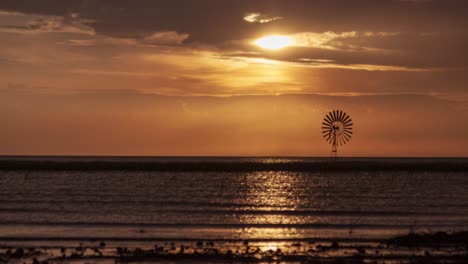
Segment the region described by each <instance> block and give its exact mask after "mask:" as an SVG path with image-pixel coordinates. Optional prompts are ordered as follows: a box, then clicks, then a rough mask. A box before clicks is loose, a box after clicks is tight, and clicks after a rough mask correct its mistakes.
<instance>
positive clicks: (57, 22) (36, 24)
mask: <svg viewBox="0 0 468 264" xmlns="http://www.w3.org/2000/svg"><path fill="white" fill-rule="evenodd" d="M90 23H92V21H91V20H89V19H81V18H80V17H79V16H77V15H76V14H72V15H70V16H69V17H62V16H39V17H34V18H33V19H32V20H30V21H28V22H26V23H25V24H20V25H5V26H0V32H6V33H17V34H38V33H73V34H83V35H95V31H94V29H93V28H92V27H91V26H90V25H89V24H90Z"/></svg>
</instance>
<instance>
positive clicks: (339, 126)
mask: <svg viewBox="0 0 468 264" xmlns="http://www.w3.org/2000/svg"><path fill="white" fill-rule="evenodd" d="M322 125H323V127H322V134H323V137H324V138H325V140H326V141H327V142H328V143H329V144H331V145H332V151H331V155H332V159H334V158H336V156H337V152H338V145H340V146H343V145H344V144H346V143H347V142H348V141H349V140H350V139H351V136H352V135H353V131H352V130H353V120H351V117H350V116H349V115H348V114H346V113H345V112H343V111H341V110H333V111H332V112H329V113H328V114H327V115H326V116H325V118H324V119H323V122H322Z"/></svg>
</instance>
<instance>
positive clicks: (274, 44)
mask: <svg viewBox="0 0 468 264" xmlns="http://www.w3.org/2000/svg"><path fill="white" fill-rule="evenodd" d="M254 43H255V45H257V46H260V47H262V48H264V49H269V50H279V49H282V48H284V47H288V46H291V45H292V44H293V41H292V39H291V38H290V37H286V36H279V35H272V36H266V37H263V38H260V39H257V40H256V41H255V42H254Z"/></svg>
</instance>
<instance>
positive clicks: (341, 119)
mask: <svg viewBox="0 0 468 264" xmlns="http://www.w3.org/2000/svg"><path fill="white" fill-rule="evenodd" d="M343 113H344V112H343V111H341V110H340V122H341V123H343V117H344V115H343Z"/></svg>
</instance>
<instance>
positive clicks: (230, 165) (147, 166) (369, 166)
mask: <svg viewBox="0 0 468 264" xmlns="http://www.w3.org/2000/svg"><path fill="white" fill-rule="evenodd" d="M1 170H3V171H11V170H26V171H111V170H113V171H170V172H210V171H213V172H221V171H222V172H250V171H292V172H294V171H297V172H327V171H336V172H350V171H427V172H435V171H450V172H452V171H453V172H468V160H463V161H460V160H456V161H450V160H434V161H431V162H428V161H417V160H412V161H410V162H405V161H384V160H372V161H346V160H341V161H340V160H338V161H317V162H277V163H262V162H245V161H241V162H233V161H218V162H214V161H200V162H179V161H175V162H172V161H171V162H160V161H131V162H130V161H44V160H0V171H1Z"/></svg>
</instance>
